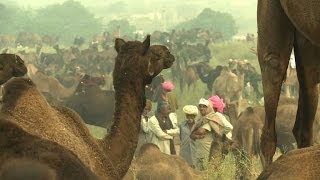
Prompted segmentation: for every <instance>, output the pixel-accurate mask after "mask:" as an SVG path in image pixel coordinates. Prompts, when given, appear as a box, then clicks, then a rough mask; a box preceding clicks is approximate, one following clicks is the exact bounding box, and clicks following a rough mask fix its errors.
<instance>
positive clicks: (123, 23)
mask: <svg viewBox="0 0 320 180" xmlns="http://www.w3.org/2000/svg"><path fill="white" fill-rule="evenodd" d="M136 29H137V28H136V27H135V26H133V25H131V24H130V23H129V21H128V20H126V19H120V20H111V21H110V22H109V23H108V25H107V31H108V32H111V33H113V32H116V31H118V30H120V35H121V36H129V37H131V38H132V37H134V35H135V34H134V32H135V31H136Z"/></svg>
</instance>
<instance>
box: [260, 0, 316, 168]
mask: <svg viewBox="0 0 320 180" xmlns="http://www.w3.org/2000/svg"><path fill="white" fill-rule="evenodd" d="M319 7H320V1H316V0H310V1H306V0H304V1H299V2H298V1H289V0H270V1H263V0H259V1H258V9H257V22H258V45H257V49H258V60H259V64H260V69H261V75H262V85H263V93H264V98H265V112H266V118H265V123H264V128H263V132H262V136H261V150H262V154H263V157H264V158H265V162H266V167H267V166H268V165H270V164H271V163H272V157H273V155H274V153H275V150H276V144H277V135H276V131H275V119H276V112H277V106H278V105H277V104H278V101H279V95H280V91H281V85H282V82H283V80H284V77H285V75H286V70H287V67H288V64H289V59H290V54H291V51H292V49H293V48H294V55H295V61H296V70H297V77H298V81H299V103H298V112H297V115H296V121H295V125H294V127H293V134H294V137H295V139H296V141H297V145H298V148H304V147H309V146H311V145H313V132H312V130H313V121H314V117H315V113H316V109H317V105H318V90H317V84H318V83H319V80H320V79H319V68H320V66H319V65H320V64H319V58H320V51H319V50H320V49H319V48H320V36H319V30H320V24H319V23H318V22H319V17H320V16H318V14H319V11H320V9H319ZM309 17H312V18H309Z"/></svg>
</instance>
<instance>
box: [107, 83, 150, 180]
mask: <svg viewBox="0 0 320 180" xmlns="http://www.w3.org/2000/svg"><path fill="white" fill-rule="evenodd" d="M123 84H126V85H125V86H126V87H121V88H119V89H116V91H115V99H116V106H115V113H114V124H113V126H112V127H111V132H110V134H109V135H108V136H107V137H105V138H104V142H103V143H104V146H105V147H106V148H105V149H107V153H106V154H108V155H110V156H109V157H108V158H109V159H110V160H111V162H113V164H114V165H118V166H117V167H115V170H116V171H117V173H118V174H119V176H121V178H122V177H123V176H124V175H125V173H126V172H127V169H128V168H129V166H130V164H131V161H132V158H133V155H134V150H135V149H136V146H137V143H138V135H139V131H140V120H141V114H142V111H143V100H144V86H143V85H142V82H140V83H139V82H137V81H136V82H135V85H133V84H132V83H123Z"/></svg>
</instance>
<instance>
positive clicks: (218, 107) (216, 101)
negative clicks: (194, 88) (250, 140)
mask: <svg viewBox="0 0 320 180" xmlns="http://www.w3.org/2000/svg"><path fill="white" fill-rule="evenodd" d="M209 102H210V103H211V105H212V108H213V110H214V112H215V115H216V116H219V118H220V119H221V122H222V124H223V128H224V129H223V134H225V135H226V137H227V138H228V139H229V140H232V129H233V126H232V124H231V123H230V122H229V121H228V120H227V118H226V115H225V114H223V110H224V108H225V104H224V102H223V99H222V98H220V97H219V96H217V95H215V96H211V97H210V98H209Z"/></svg>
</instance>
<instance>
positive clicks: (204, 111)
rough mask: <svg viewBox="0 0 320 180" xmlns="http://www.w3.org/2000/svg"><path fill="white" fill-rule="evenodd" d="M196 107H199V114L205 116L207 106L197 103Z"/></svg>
mask: <svg viewBox="0 0 320 180" xmlns="http://www.w3.org/2000/svg"><path fill="white" fill-rule="evenodd" d="M198 108H199V111H200V114H201V116H205V115H206V114H207V109H208V107H207V106H206V105H203V104H199V105H198Z"/></svg>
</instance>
